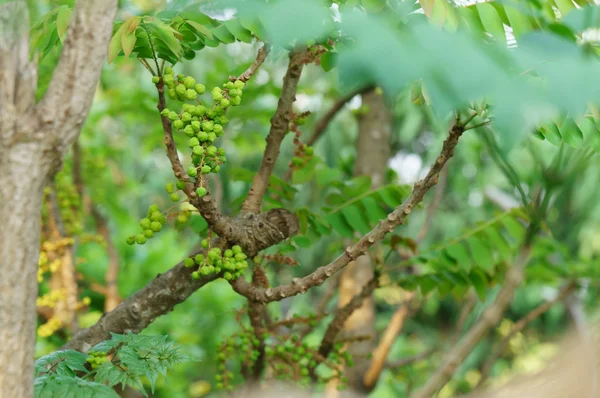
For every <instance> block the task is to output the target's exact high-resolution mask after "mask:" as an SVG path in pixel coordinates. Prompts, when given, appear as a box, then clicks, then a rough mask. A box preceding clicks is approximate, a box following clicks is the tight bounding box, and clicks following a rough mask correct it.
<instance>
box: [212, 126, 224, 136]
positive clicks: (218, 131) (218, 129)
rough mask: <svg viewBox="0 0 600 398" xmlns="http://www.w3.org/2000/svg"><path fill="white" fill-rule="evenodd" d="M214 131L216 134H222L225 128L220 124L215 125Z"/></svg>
mask: <svg viewBox="0 0 600 398" xmlns="http://www.w3.org/2000/svg"><path fill="white" fill-rule="evenodd" d="M213 131H214V132H215V133H216V134H221V133H223V126H221V125H220V124H218V123H215V124H214V126H213Z"/></svg>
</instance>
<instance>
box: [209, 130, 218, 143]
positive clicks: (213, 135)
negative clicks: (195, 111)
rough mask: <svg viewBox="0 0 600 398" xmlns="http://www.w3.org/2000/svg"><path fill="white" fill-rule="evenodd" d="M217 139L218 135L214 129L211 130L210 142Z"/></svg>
mask: <svg viewBox="0 0 600 398" xmlns="http://www.w3.org/2000/svg"><path fill="white" fill-rule="evenodd" d="M216 139H217V135H216V134H215V133H214V132H213V131H211V132H210V133H208V140H209V141H210V142H213V141H214V140H216Z"/></svg>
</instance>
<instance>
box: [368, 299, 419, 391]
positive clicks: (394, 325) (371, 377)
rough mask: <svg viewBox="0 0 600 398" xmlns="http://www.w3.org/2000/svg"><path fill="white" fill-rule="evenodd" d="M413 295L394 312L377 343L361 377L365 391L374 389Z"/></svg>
mask: <svg viewBox="0 0 600 398" xmlns="http://www.w3.org/2000/svg"><path fill="white" fill-rule="evenodd" d="M414 295H415V293H414V292H410V293H409V296H408V299H407V300H405V302H404V304H403V305H402V306H401V307H400V308H398V309H397V310H396V312H395V313H394V315H393V316H392V319H390V323H389V324H388V326H387V328H386V329H385V332H384V333H383V336H382V337H381V340H380V341H379V345H378V346H377V348H376V349H375V351H374V352H373V357H372V358H371V364H370V366H369V369H367V371H366V372H365V375H364V377H363V385H364V386H365V388H366V389H367V390H372V389H373V388H375V385H376V384H377V380H379V375H380V374H381V371H382V370H383V368H384V366H385V360H386V358H387V355H388V353H389V352H390V348H392V344H394V341H395V340H396V337H398V333H400V331H401V330H402V327H403V326H404V321H405V320H406V318H407V317H408V315H409V314H410V309H409V303H410V301H411V300H412V298H413V297H414Z"/></svg>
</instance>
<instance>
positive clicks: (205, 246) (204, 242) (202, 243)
mask: <svg viewBox="0 0 600 398" xmlns="http://www.w3.org/2000/svg"><path fill="white" fill-rule="evenodd" d="M200 245H201V246H202V247H203V248H205V249H206V248H207V247H208V239H202V241H201V242H200Z"/></svg>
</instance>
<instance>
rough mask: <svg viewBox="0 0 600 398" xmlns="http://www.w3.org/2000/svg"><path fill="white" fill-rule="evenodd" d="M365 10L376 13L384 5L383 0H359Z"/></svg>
mask: <svg viewBox="0 0 600 398" xmlns="http://www.w3.org/2000/svg"><path fill="white" fill-rule="evenodd" d="M360 3H361V4H362V6H363V7H364V8H365V10H366V11H367V12H372V13H378V12H381V11H383V9H384V8H385V6H386V1H385V0H361V2H360Z"/></svg>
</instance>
